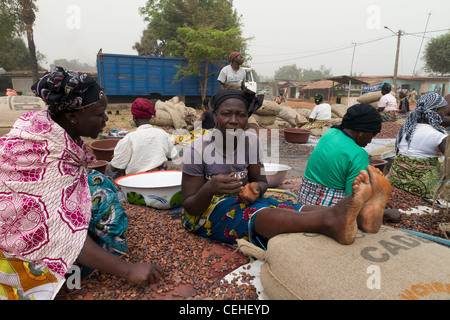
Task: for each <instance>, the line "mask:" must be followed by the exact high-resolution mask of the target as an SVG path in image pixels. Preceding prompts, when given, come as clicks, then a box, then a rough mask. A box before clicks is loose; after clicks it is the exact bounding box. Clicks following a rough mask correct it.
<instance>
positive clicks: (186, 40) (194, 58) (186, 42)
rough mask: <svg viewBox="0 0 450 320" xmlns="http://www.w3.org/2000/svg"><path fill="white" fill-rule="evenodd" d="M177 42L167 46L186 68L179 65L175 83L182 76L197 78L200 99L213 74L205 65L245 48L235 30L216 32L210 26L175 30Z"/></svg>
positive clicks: (203, 96) (204, 94)
mask: <svg viewBox="0 0 450 320" xmlns="http://www.w3.org/2000/svg"><path fill="white" fill-rule="evenodd" d="M178 35H179V39H180V40H179V41H175V40H173V43H172V44H171V45H172V46H173V48H174V52H176V53H183V55H184V57H185V58H186V59H187V60H188V64H187V66H179V71H178V73H177V74H176V76H175V80H181V79H183V77H186V76H200V77H201V78H202V79H203V82H201V83H200V90H201V95H202V100H203V99H205V96H206V88H207V85H208V77H209V76H210V75H212V74H213V72H211V70H209V64H210V63H213V64H220V63H221V61H223V60H226V58H227V57H228V55H229V54H230V52H233V51H237V50H238V49H239V48H242V47H244V46H245V42H246V41H247V40H249V39H244V38H242V37H241V33H240V31H239V30H238V29H230V30H227V31H220V30H216V29H214V28H212V27H205V28H200V29H198V30H194V29H192V28H179V29H178Z"/></svg>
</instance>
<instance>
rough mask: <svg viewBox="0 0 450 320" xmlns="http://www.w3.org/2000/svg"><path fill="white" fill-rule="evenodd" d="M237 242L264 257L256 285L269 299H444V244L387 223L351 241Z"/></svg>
mask: <svg viewBox="0 0 450 320" xmlns="http://www.w3.org/2000/svg"><path fill="white" fill-rule="evenodd" d="M238 245H239V248H240V249H241V251H242V252H244V253H245V254H248V255H249V256H251V257H255V258H257V259H259V260H262V261H264V263H263V264H262V266H261V274H260V277H261V283H262V285H263V288H264V293H265V294H266V295H267V296H268V297H269V298H270V299H272V300H298V299H299V300H313V299H314V300H322V299H328V300H386V299H387V300H429V299H432V300H436V299H450V279H449V278H450V276H449V275H450V264H449V262H450V248H449V247H446V246H443V245H441V244H438V243H436V242H433V241H431V240H428V239H426V238H423V237H420V236H417V235H413V234H410V233H407V232H404V231H401V230H395V229H393V228H390V227H386V226H382V228H381V230H380V231H379V232H378V233H376V234H368V233H363V232H359V233H358V235H357V239H356V240H355V242H354V243H353V244H351V245H341V244H339V243H337V242H336V241H335V240H334V239H332V238H329V237H327V236H324V235H319V234H306V233H305V234H304V233H292V234H283V235H278V236H276V237H274V238H272V239H270V240H269V243H268V247H267V251H264V250H262V249H260V248H257V247H256V246H255V245H253V244H250V242H248V241H245V240H239V241H238Z"/></svg>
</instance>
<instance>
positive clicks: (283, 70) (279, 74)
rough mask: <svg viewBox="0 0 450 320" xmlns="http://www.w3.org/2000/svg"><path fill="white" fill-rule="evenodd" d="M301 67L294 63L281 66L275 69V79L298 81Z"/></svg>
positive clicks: (300, 75) (300, 76)
mask: <svg viewBox="0 0 450 320" xmlns="http://www.w3.org/2000/svg"><path fill="white" fill-rule="evenodd" d="M302 71H303V70H302V68H299V67H297V65H296V64H292V65H289V66H282V67H280V68H278V70H277V71H275V76H274V77H275V79H279V80H292V81H299V80H300V79H301V78H302Z"/></svg>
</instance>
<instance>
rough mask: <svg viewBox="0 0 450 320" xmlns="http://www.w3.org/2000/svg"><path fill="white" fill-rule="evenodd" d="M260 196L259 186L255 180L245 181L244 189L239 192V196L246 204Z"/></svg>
mask: <svg viewBox="0 0 450 320" xmlns="http://www.w3.org/2000/svg"><path fill="white" fill-rule="evenodd" d="M259 196H260V187H259V184H258V183H257V182H250V183H247V184H246V185H245V187H244V189H243V190H242V191H241V192H240V193H239V198H240V199H241V201H242V202H243V203H245V205H246V206H248V205H249V204H252V203H253V202H255V201H256V199H258V198H259Z"/></svg>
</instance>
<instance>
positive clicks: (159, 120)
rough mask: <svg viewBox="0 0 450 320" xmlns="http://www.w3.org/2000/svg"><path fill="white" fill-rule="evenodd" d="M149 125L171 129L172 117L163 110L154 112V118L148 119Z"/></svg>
mask: <svg viewBox="0 0 450 320" xmlns="http://www.w3.org/2000/svg"><path fill="white" fill-rule="evenodd" d="M150 124H152V125H155V126H160V127H173V121H172V116H171V115H170V113H168V112H167V111H165V110H156V116H155V117H153V118H151V119H150Z"/></svg>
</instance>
